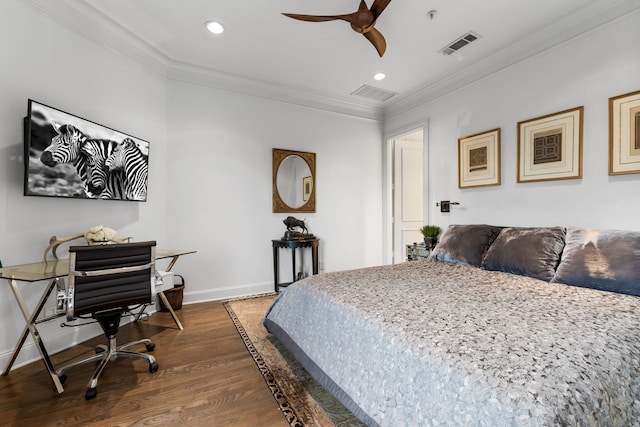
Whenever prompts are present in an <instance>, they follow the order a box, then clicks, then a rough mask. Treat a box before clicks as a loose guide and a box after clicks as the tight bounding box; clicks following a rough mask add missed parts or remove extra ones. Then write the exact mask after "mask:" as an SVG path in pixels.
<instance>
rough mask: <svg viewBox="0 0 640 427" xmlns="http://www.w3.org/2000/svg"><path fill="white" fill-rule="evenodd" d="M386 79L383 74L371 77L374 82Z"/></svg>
mask: <svg viewBox="0 0 640 427" xmlns="http://www.w3.org/2000/svg"><path fill="white" fill-rule="evenodd" d="M385 77H387V76H386V75H385V74H384V73H376V74H374V75H373V79H374V80H382V79H384V78H385Z"/></svg>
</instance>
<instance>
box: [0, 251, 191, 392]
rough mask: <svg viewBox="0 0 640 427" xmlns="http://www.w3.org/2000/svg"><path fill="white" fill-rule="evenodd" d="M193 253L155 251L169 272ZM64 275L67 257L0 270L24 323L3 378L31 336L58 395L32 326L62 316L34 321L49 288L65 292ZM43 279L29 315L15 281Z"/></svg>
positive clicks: (58, 384)
mask: <svg viewBox="0 0 640 427" xmlns="http://www.w3.org/2000/svg"><path fill="white" fill-rule="evenodd" d="M195 252H196V251H193V250H179V249H156V261H157V260H159V259H168V258H171V260H170V261H169V265H168V266H167V268H166V270H167V271H170V270H171V269H172V268H173V265H174V264H175V263H176V261H177V260H178V258H180V256H182V255H188V254H192V253H195ZM68 275H69V259H68V258H67V259H60V260H54V261H47V262H34V263H31V264H22V265H14V266H8V267H4V268H0V278H2V279H6V280H7V282H9V285H11V290H12V291H13V295H14V296H15V298H16V302H17V303H18V306H19V307H20V311H21V312H22V315H23V316H24V320H25V322H26V326H25V328H24V330H23V331H22V335H20V339H19V340H18V343H17V344H16V346H15V348H14V349H13V353H12V354H11V358H10V359H9V362H8V363H7V366H6V367H5V369H4V370H3V371H2V375H3V376H4V375H9V371H11V367H12V366H13V364H14V362H15V361H16V358H17V357H18V353H20V350H21V349H22V346H23V345H24V342H25V340H26V339H27V336H28V335H29V334H31V337H32V338H33V341H34V342H35V344H36V347H37V348H38V351H39V352H40V355H41V356H42V361H43V362H44V365H45V367H46V368H47V371H48V372H49V376H50V377H51V381H52V382H53V385H54V386H55V388H56V390H57V391H58V393H62V392H63V391H64V388H63V387H62V383H61V382H60V379H59V378H58V376H57V375H56V372H55V369H54V367H53V363H51V359H50V358H49V353H47V349H46V348H45V346H44V343H43V342H42V338H41V337H40V333H39V332H38V328H37V327H36V325H37V324H39V323H42V322H46V321H49V320H52V319H55V318H58V317H61V316H63V315H64V313H62V312H59V313H56V314H53V315H51V316H45V317H41V318H38V317H39V316H40V313H41V312H42V309H43V308H44V306H45V304H46V303H47V300H48V299H49V295H51V292H52V291H53V289H54V288H55V289H57V290H59V291H60V290H62V291H63V290H64V289H65V286H64V277H66V276H68ZM61 279H62V280H61ZM44 280H48V281H49V283H48V285H47V286H46V287H45V288H44V291H43V293H42V296H41V297H40V300H39V301H38V304H37V305H36V307H35V309H34V311H33V313H30V312H29V308H28V307H27V305H26V303H25V300H24V298H23V296H22V293H21V292H20V288H19V287H18V282H40V281H44ZM158 295H159V296H160V298H161V299H162V302H164V304H165V306H166V307H167V309H168V310H169V313H170V314H171V317H172V318H173V321H174V322H175V323H176V325H177V326H178V328H180V330H182V329H183V327H182V324H181V323H180V320H179V319H178V316H176V313H175V312H174V311H173V308H172V307H171V304H169V301H168V300H167V297H166V296H165V295H164V292H159V293H158Z"/></svg>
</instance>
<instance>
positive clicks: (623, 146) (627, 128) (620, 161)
mask: <svg viewBox="0 0 640 427" xmlns="http://www.w3.org/2000/svg"><path fill="white" fill-rule="evenodd" d="M639 172H640V91H637V92H632V93H626V94H624V95H619V96H615V97H613V98H609V175H620V174H625V173H639Z"/></svg>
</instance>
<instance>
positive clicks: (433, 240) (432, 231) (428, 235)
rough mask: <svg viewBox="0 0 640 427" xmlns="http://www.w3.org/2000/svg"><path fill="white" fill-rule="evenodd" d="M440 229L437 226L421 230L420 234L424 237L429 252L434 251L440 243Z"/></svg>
mask: <svg viewBox="0 0 640 427" xmlns="http://www.w3.org/2000/svg"><path fill="white" fill-rule="evenodd" d="M440 231H441V229H440V227H438V226H437V225H425V226H424V227H422V228H421V229H420V232H421V233H422V235H423V236H424V244H425V245H426V246H427V249H428V250H432V249H433V248H435V247H436V244H437V243H438V236H440Z"/></svg>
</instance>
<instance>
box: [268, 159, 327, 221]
mask: <svg viewBox="0 0 640 427" xmlns="http://www.w3.org/2000/svg"><path fill="white" fill-rule="evenodd" d="M289 156H298V157H300V158H302V160H304V161H305V162H306V163H307V166H309V170H310V171H311V179H312V184H313V185H312V186H311V195H310V196H309V198H308V199H307V201H306V202H305V203H304V204H303V205H302V206H300V207H298V208H293V207H291V206H289V205H287V204H286V203H285V202H284V201H283V200H282V198H281V197H280V193H279V192H278V183H277V176H278V169H279V168H280V164H281V163H282V162H283V161H284V159H286V158H287V157H289ZM300 185H302V183H300ZM316 187H317V184H316V153H308V152H305V151H292V150H282V149H279V148H274V149H273V181H272V188H273V212H274V213H282V212H315V211H316Z"/></svg>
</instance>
